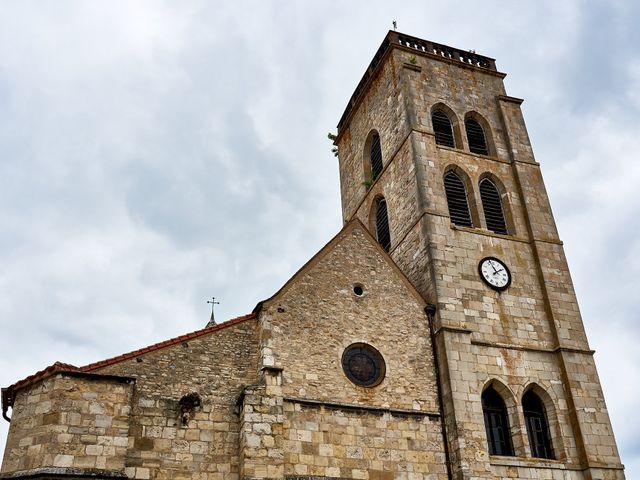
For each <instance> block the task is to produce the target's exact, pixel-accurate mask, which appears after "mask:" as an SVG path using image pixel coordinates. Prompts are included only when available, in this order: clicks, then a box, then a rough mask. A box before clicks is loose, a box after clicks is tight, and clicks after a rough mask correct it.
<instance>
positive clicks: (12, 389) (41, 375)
mask: <svg viewBox="0 0 640 480" xmlns="http://www.w3.org/2000/svg"><path fill="white" fill-rule="evenodd" d="M256 317H257V313H250V314H248V315H243V316H241V317H236V318H233V319H231V320H228V321H226V322H223V323H221V324H219V325H212V326H210V327H205V328H203V329H200V330H196V331H195V332H191V333H187V334H185V335H180V336H178V337H175V338H171V339H169V340H165V341H163V342H159V343H155V344H153V345H149V346H148V347H144V348H140V349H138V350H134V351H132V352H129V353H125V354H122V355H118V356H116V357H112V358H108V359H106V360H101V361H99V362H94V363H90V364H88V365H85V366H84V367H76V366H75V365H71V364H68V363H62V362H56V363H54V364H53V365H50V366H48V367H47V368H45V369H44V370H40V371H39V372H36V373H34V374H33V375H29V376H28V377H26V378H23V379H22V380H20V381H18V382H16V383H14V384H13V385H11V386H9V387H7V388H3V389H2V416H3V417H4V418H5V420H7V421H9V418H7V416H6V413H7V410H8V409H9V407H12V406H13V401H14V399H15V393H16V392H17V391H18V390H20V389H21V388H24V387H27V386H29V385H33V384H34V383H36V382H38V381H40V380H44V379H45V378H48V377H51V376H52V375H55V374H56V373H62V372H80V373H91V372H93V371H95V370H97V369H99V368H102V367H106V366H109V365H113V364H114V363H118V362H122V361H124V360H129V359H131V358H135V357H138V356H140V355H143V354H145V353H149V352H153V351H156V350H159V349H161V348H165V347H170V346H172V345H176V344H178V343H182V342H186V341H188V340H192V339H194V338H198V337H201V336H203V335H207V334H209V333H215V332H219V331H220V330H224V329H225V328H228V327H231V326H233V325H237V324H239V323H242V322H245V321H247V320H251V319H252V318H256Z"/></svg>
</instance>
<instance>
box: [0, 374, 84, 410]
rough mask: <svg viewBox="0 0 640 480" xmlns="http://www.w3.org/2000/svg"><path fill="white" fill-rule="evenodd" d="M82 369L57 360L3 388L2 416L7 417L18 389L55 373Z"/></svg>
mask: <svg viewBox="0 0 640 480" xmlns="http://www.w3.org/2000/svg"><path fill="white" fill-rule="evenodd" d="M79 371H80V369H79V368H78V367H76V366H75V365H70V364H68V363H62V362H56V363H54V364H53V365H49V366H48V367H47V368H45V369H44V370H40V371H39V372H36V373H34V374H33V375H29V376H28V377H27V378H23V379H22V380H20V381H19V382H16V383H14V384H13V385H11V386H10V387H7V388H3V389H2V416H3V417H4V418H5V419H6V420H9V419H8V418H7V409H8V408H9V407H11V406H13V399H14V393H15V391H16V390H18V389H20V388H22V387H26V386H27V385H31V384H32V383H35V382H37V381H38V380H42V379H43V378H47V377H50V376H51V375H53V374H56V373H59V372H79Z"/></svg>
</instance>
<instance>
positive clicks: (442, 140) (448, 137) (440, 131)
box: [431, 110, 456, 148]
mask: <svg viewBox="0 0 640 480" xmlns="http://www.w3.org/2000/svg"><path fill="white" fill-rule="evenodd" d="M431 123H432V124H433V133H434V134H435V136H436V144H438V145H443V146H445V147H451V148H455V146H456V142H455V137H454V136H453V128H452V127H451V120H449V116H448V115H447V114H446V113H444V112H443V111H442V110H436V111H435V112H433V113H432V114H431Z"/></svg>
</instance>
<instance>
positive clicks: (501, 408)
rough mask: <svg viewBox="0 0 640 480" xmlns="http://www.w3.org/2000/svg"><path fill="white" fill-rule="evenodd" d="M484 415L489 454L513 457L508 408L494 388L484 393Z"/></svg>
mask: <svg viewBox="0 0 640 480" xmlns="http://www.w3.org/2000/svg"><path fill="white" fill-rule="evenodd" d="M482 413H483V415H484V428H485V430H486V433H487V443H488V444H489V454H491V455H513V446H512V444H511V432H510V431H509V417H508V416H507V407H506V406H505V404H504V400H503V399H502V397H501V396H500V394H499V393H498V392H496V391H495V389H494V388H493V387H489V388H487V389H486V390H485V391H484V392H482Z"/></svg>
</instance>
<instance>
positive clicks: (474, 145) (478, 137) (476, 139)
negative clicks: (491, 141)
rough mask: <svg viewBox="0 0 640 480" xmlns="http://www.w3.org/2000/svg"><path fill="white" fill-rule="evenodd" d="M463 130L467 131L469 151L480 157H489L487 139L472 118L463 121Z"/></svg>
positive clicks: (480, 127)
mask: <svg viewBox="0 0 640 480" xmlns="http://www.w3.org/2000/svg"><path fill="white" fill-rule="evenodd" d="M464 128H465V130H466V131H467V140H468V141H469V151H471V152H472V153H478V154H480V155H489V149H488V148H487V137H486V135H485V133H484V129H483V128H482V126H481V125H480V124H479V123H478V122H477V121H476V120H474V119H473V118H467V119H466V120H465V121H464Z"/></svg>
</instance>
